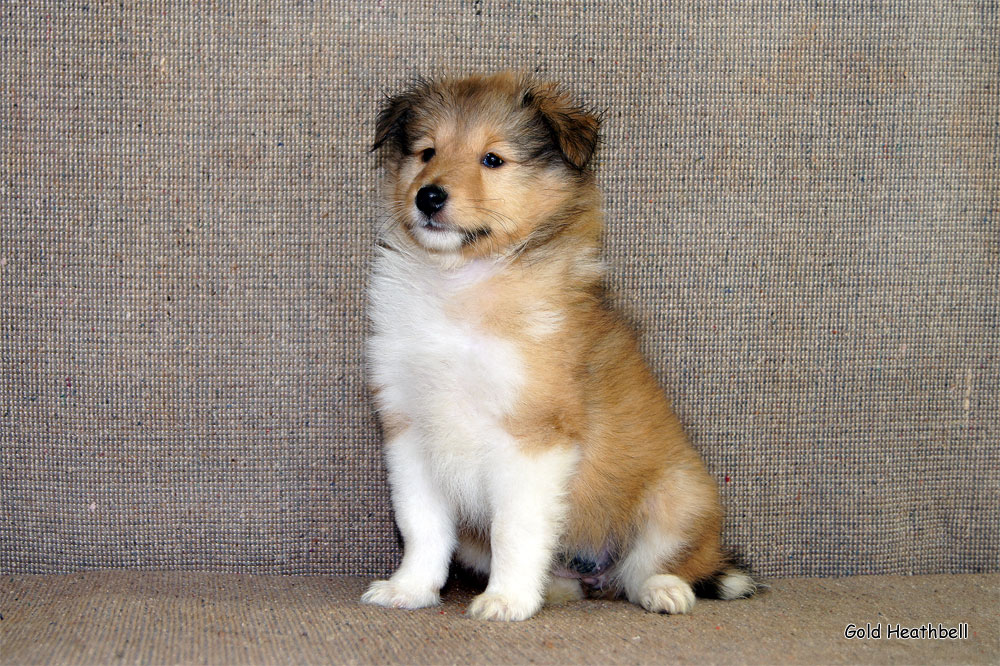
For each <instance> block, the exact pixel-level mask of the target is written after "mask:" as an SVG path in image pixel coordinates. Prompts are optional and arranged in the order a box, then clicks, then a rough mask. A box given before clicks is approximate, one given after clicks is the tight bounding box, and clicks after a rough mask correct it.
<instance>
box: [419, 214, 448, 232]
mask: <svg viewBox="0 0 1000 666" xmlns="http://www.w3.org/2000/svg"><path fill="white" fill-rule="evenodd" d="M420 228H421V229H427V230H428V231H434V232H442V231H457V229H455V227H454V226H453V225H451V224H449V223H447V222H442V221H440V220H435V219H434V218H433V217H427V216H426V215H424V216H423V217H422V219H421V220H420Z"/></svg>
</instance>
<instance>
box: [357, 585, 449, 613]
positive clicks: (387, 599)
mask: <svg viewBox="0 0 1000 666" xmlns="http://www.w3.org/2000/svg"><path fill="white" fill-rule="evenodd" d="M361 603H365V604H374V605H376V606H385V607H386V608H410V609H412V608H426V607H427V606H437V605H438V604H440V603H441V597H440V596H439V595H438V593H437V592H436V591H434V590H430V589H418V588H411V587H407V586H405V585H401V584H399V583H398V582H396V581H393V580H377V581H375V582H374V583H372V584H371V585H369V586H368V590H367V591H366V592H365V593H364V594H362V595H361Z"/></svg>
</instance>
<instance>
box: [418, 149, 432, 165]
mask: <svg viewBox="0 0 1000 666" xmlns="http://www.w3.org/2000/svg"><path fill="white" fill-rule="evenodd" d="M432 157H434V149H433V148H425V149H424V151H423V152H422V153H420V159H421V160H422V161H424V162H430V161H431V158H432Z"/></svg>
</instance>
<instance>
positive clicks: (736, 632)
mask: <svg viewBox="0 0 1000 666" xmlns="http://www.w3.org/2000/svg"><path fill="white" fill-rule="evenodd" d="M368 582H369V581H367V580H365V579H361V578H351V577H346V576H337V577H332V578H331V577H326V576H246V575H239V574H220V573H201V572H191V571H169V572H163V571H155V572H137V571H121V570H118V571H110V570H105V571H92V572H85V573H74V574H68V575H43V576H30V575H12V576H4V577H0V600H2V602H0V603H2V604H3V608H2V610H3V624H2V630H0V648H3V657H4V660H3V661H4V664H8V665H11V666H13V665H16V666H29V665H32V664H39V665H41V666H52V665H53V664H57V665H59V664H81V665H83V666H91V665H92V664H185V665H192V666H194V665H197V664H208V665H210V666H216V665H218V664H267V665H269V666H277V665H281V664H294V665H296V666H298V665H301V664H379V665H380V666H384V665H386V664H477V665H488V664H500V665H509V664H554V665H556V666H565V665H566V664H573V665H574V666H578V665H583V664H594V665H595V666H613V665H619V664H627V665H628V666H635V665H636V664H665V663H669V664H705V663H708V664H822V665H824V666H829V665H830V664H934V665H935V666H939V665H941V664H961V665H963V666H969V664H985V665H989V666H996V654H997V652H998V651H1000V625H998V623H997V622H996V613H995V612H994V611H995V606H996V599H997V596H998V595H1000V575H998V574H974V575H965V576H955V575H941V576H905V577H904V576H856V577H851V578H841V579H808V578H805V579H802V578H800V579H790V580H789V579H784V580H775V581H773V589H772V591H771V592H770V593H768V594H765V595H762V596H758V597H755V598H754V599H751V600H741V601H736V602H729V601H711V600H699V601H698V604H697V606H696V609H697V610H695V612H694V613H693V614H691V615H677V616H673V617H670V618H667V617H664V616H662V615H655V614H652V613H646V612H645V611H643V610H642V609H641V608H639V607H638V606H635V605H633V604H629V603H626V602H624V601H598V600H587V601H584V602H581V603H575V604H568V605H565V606H549V607H546V608H545V609H544V610H543V611H542V614H541V615H540V616H539V617H538V619H537V620H535V621H532V622H476V621H473V620H472V619H471V618H469V617H468V616H467V615H465V610H466V608H467V606H468V603H469V601H470V599H471V596H472V595H471V592H473V591H474V590H475V589H476V588H472V589H470V588H468V587H457V586H449V588H447V589H446V592H445V594H444V597H443V601H444V603H443V605H442V606H438V607H434V608H424V609H421V610H418V611H413V612H405V611H400V610H396V609H387V608H377V607H373V606H365V605H362V604H360V603H358V597H359V596H361V593H362V592H363V591H364V589H365V586H366V585H367V583H368ZM929 618H933V626H934V627H935V628H937V627H938V625H941V626H943V627H945V628H946V629H947V628H952V627H954V628H956V629H957V628H960V626H961V625H962V624H964V625H965V627H966V629H965V634H966V637H965V638H962V639H955V640H948V639H945V640H900V639H889V638H887V637H888V632H889V630H890V628H892V627H897V626H901V627H903V628H906V629H909V628H911V627H922V626H926V625H927V623H928V622H930V619H929ZM851 623H853V624H855V625H856V626H860V627H861V628H866V624H868V623H870V624H871V625H872V626H873V627H874V626H876V625H880V631H881V637H882V638H881V639H862V640H859V639H853V638H852V639H850V640H847V639H845V637H844V634H845V628H846V627H847V625H848V624H851Z"/></svg>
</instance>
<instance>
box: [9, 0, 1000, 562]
mask: <svg viewBox="0 0 1000 666" xmlns="http://www.w3.org/2000/svg"><path fill="white" fill-rule="evenodd" d="M191 4H192V5H196V6H188V5H187V3H174V2H166V1H159V2H150V3H141V4H138V5H137V4H135V3H127V4H125V3H122V4H119V3H105V2H96V1H91V2H89V3H88V2H75V3H61V2H58V3H57V2H48V3H45V2H29V3H16V4H10V5H5V7H4V9H3V11H2V16H0V34H2V40H3V56H2V57H3V67H2V73H0V88H2V91H0V108H2V111H0V113H2V123H0V150H2V155H3V165H2V176H3V178H2V187H3V197H2V202H0V222H2V239H0V242H2V244H0V285H2V297H3V301H2V306H0V307H2V311H0V312H2V329H0V351H2V372H3V374H2V377H0V438H2V461H0V462H2V470H0V475H2V484H3V485H2V490H0V493H2V495H0V498H2V505H0V570H4V571H8V572H54V571H69V570H75V569H86V568H93V567H105V566H120V567H141V568H161V567H169V568H199V569H211V570H235V571H246V572H289V573H357V574H366V575H367V574H374V573H378V572H385V571H387V570H388V569H389V568H390V566H391V565H392V564H393V563H394V562H395V561H396V560H397V558H398V554H399V550H398V546H397V542H396V537H395V534H394V530H393V526H392V519H391V512H390V508H389V503H388V496H387V492H386V487H385V480H384V472H383V468H382V463H381V458H380V452H379V435H378V431H377V427H376V424H375V421H374V419H373V415H372V411H371V408H370V406H369V404H368V402H367V400H366V394H365V390H364V385H363V372H362V362H363V361H362V348H363V337H364V331H365V319H364V310H365V296H364V292H363V288H364V284H365V280H366V266H367V264H368V261H369V258H370V250H369V248H370V246H371V244H372V238H373V228H374V226H375V217H376V206H375V202H374V191H375V189H374V188H375V182H376V178H377V170H376V165H375V161H374V158H373V157H372V155H370V154H369V153H368V152H367V148H368V145H369V142H370V140H371V137H372V119H373V116H374V114H375V112H376V110H377V108H378V106H379V104H380V102H381V100H382V98H383V95H384V94H386V93H388V92H391V91H394V90H397V89H399V87H400V86H401V85H402V84H403V83H404V82H405V81H407V80H408V79H409V78H411V77H413V76H415V75H418V74H420V75H432V74H439V73H443V72H451V73H458V72H464V71H468V70H494V69H498V68H506V67H513V68H519V69H526V70H534V71H538V72H540V73H541V74H542V75H544V76H546V77H550V78H554V79H558V80H560V81H563V82H565V83H566V84H567V85H568V86H570V87H571V88H572V89H574V90H576V91H578V93H579V94H580V96H581V97H582V99H583V100H585V101H586V102H587V103H589V104H591V105H593V106H595V107H597V108H600V109H605V110H606V115H605V126H604V145H603V148H602V150H601V153H600V157H599V171H600V181H601V183H602V185H603V188H604V192H605V195H606V201H607V217H608V232H607V259H608V262H609V264H610V266H611V267H612V268H613V271H614V275H613V277H612V283H613V285H614V287H615V288H616V290H617V294H618V296H617V299H618V302H619V303H620V304H621V306H622V307H623V308H624V309H625V310H626V311H627V312H628V314H629V315H630V316H631V317H632V318H633V319H634V320H635V321H636V322H637V323H638V324H639V326H640V327H641V329H642V330H643V331H644V336H643V347H644V350H645V352H646V353H647V355H648V357H649V359H650V362H651V364H652V365H653V367H654V369H655V371H656V373H657V374H658V376H659V377H661V378H662V381H663V384H664V386H665V387H667V390H668V391H669V393H670V394H671V396H673V397H674V399H675V401H676V406H677V409H678V411H679V412H680V414H681V416H682V418H683V420H684V421H685V422H686V423H687V424H688V426H689V428H690V432H691V434H692V436H693V438H694V441H695V442H696V444H697V446H698V447H699V449H700V450H701V451H702V452H703V454H704V456H705V458H706V461H707V463H708V465H709V467H710V469H711V470H712V472H713V473H714V474H715V476H716V477H717V478H718V480H719V484H720V486H721V488H722V492H723V494H724V497H725V500H726V502H727V504H728V507H729V514H730V521H729V524H728V527H727V529H726V541H727V542H728V543H729V544H731V545H733V546H736V547H738V548H739V549H740V550H742V551H743V553H744V555H745V556H746V558H747V559H748V560H749V562H750V563H751V564H752V565H753V567H754V568H755V570H757V571H758V572H760V573H762V574H766V575H773V576H777V575H839V574H851V573H874V572H882V573H899V572H915V573H922V572H968V571H983V570H996V568H997V562H998V559H1000V558H998V541H1000V510H998V479H1000V456H998V446H997V443H998V439H1000V425H998V412H1000V404H998V383H1000V362H998V346H1000V334H998V327H997V322H998V310H997V299H998V287H1000V284H998V270H997V266H998V243H1000V225H998V218H997V169H998V138H997V136H998V125H997V122H998V121H997V118H998V113H1000V111H998V103H997V100H998V74H997V72H998V67H1000V63H998V53H1000V44H998V16H997V11H998V10H997V6H996V3H992V2H930V1H929V0H928V1H922V2H864V3H843V2H842V3H836V7H837V8H836V9H835V10H834V9H824V8H822V7H817V6H816V5H822V4H823V3H814V2H765V3H760V2H755V3H742V2H740V3H737V2H734V3H731V4H729V3H724V2H718V1H715V2H706V3H690V2H685V3H667V4H666V5H664V4H663V3H659V2H649V3H618V2H616V3H610V2H609V3H599V2H589V3H586V4H584V3H578V2H564V3H548V2H523V3H499V2H457V1H451V2H442V3H432V2H405V3H404V2H390V1H386V2H377V3H376V2H371V3H355V2H342V1H338V2H332V3H313V2H288V3H277V2H276V3H257V2H254V3H248V4H245V5H232V4H230V3H212V4H211V7H209V6H207V3H191ZM671 4H676V5H677V6H676V7H672V6H670V5H671ZM830 4H833V3H830ZM182 5H183V6H182Z"/></svg>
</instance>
